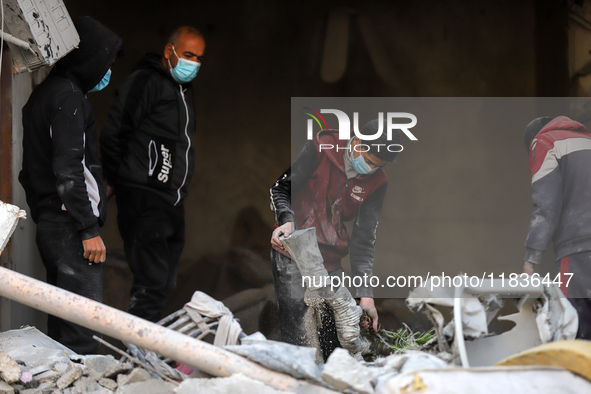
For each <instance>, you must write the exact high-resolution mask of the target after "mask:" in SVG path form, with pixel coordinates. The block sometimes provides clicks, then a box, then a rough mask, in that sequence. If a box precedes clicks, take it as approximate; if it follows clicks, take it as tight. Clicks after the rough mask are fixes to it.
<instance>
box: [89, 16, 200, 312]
mask: <svg viewBox="0 0 591 394" xmlns="http://www.w3.org/2000/svg"><path fill="white" fill-rule="evenodd" d="M204 51H205V41H204V39H203V36H202V35H201V34H200V33H199V32H198V31H197V30H195V29H194V28H192V27H188V26H184V27H180V28H178V29H177V30H176V31H175V32H174V33H173V34H172V35H171V36H170V37H169V39H168V42H167V44H166V46H165V47H164V54H163V55H157V54H150V53H149V54H146V55H144V56H143V57H142V58H141V59H140V61H139V62H138V64H137V65H136V67H135V70H134V72H133V73H132V74H131V75H130V76H129V77H128V78H127V79H126V80H125V82H123V84H122V85H121V86H120V87H119V88H118V89H117V92H116V95H117V97H116V99H115V102H114V103H113V105H112V107H111V110H110V112H109V119H108V121H107V123H106V124H105V127H104V128H103V129H102V131H101V136H100V139H101V154H102V158H103V165H104V170H105V178H106V179H107V183H108V191H107V194H109V195H110V194H112V192H114V191H116V198H117V208H118V216H117V223H118V225H119V232H120V233H121V237H122V238H123V242H124V248H125V256H126V258H127V262H128V264H129V267H130V269H131V271H132V273H133V275H134V278H133V284H132V287H131V299H130V304H129V312H130V313H132V314H134V315H136V316H139V317H142V318H144V319H146V320H150V321H157V320H158V319H159V318H160V315H161V312H162V309H163V308H164V307H165V305H166V301H167V297H168V294H170V292H171V291H172V290H173V289H174V287H175V285H176V276H177V267H178V262H179V258H180V256H181V252H182V250H183V246H184V243H185V214H184V208H183V200H184V198H185V196H186V195H187V187H188V185H189V181H190V180H191V176H192V174H193V162H194V149H193V134H194V131H195V114H194V113H193V110H192V105H190V104H189V102H188V101H187V97H186V96H187V94H186V93H187V91H188V90H190V88H191V84H190V82H191V80H193V78H195V76H196V75H197V71H198V70H199V67H200V66H201V61H202V60H203V52H204Z"/></svg>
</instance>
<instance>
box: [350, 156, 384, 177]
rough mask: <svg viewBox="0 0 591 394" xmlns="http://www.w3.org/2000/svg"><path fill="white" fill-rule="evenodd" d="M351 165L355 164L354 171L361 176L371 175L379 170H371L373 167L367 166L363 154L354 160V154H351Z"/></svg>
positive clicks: (375, 168)
mask: <svg viewBox="0 0 591 394" xmlns="http://www.w3.org/2000/svg"><path fill="white" fill-rule="evenodd" d="M351 163H352V164H353V169H354V170H355V172H356V173H358V174H359V175H369V174H371V173H373V172H375V171H376V170H377V169H378V167H374V168H371V166H370V165H369V164H367V162H366V161H365V159H364V158H363V155H362V154H361V153H360V154H359V156H358V157H357V158H355V159H354V158H353V152H351Z"/></svg>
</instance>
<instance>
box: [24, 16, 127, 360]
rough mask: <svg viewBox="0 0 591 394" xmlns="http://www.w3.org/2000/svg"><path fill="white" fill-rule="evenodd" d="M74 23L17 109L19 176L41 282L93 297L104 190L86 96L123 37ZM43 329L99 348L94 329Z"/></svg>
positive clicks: (104, 76)
mask: <svg viewBox="0 0 591 394" xmlns="http://www.w3.org/2000/svg"><path fill="white" fill-rule="evenodd" d="M74 25H75V27H76V30H77V31H78V34H79V35H80V44H79V47H78V48H77V49H75V50H74V51H72V52H71V53H69V54H68V55H67V56H65V57H64V58H63V59H61V60H59V61H58V62H57V63H56V64H55V66H54V68H53V69H52V71H51V73H50V74H49V76H48V77H47V79H45V81H43V83H42V84H41V85H39V86H38V87H37V88H36V89H35V90H34V92H33V93H32V94H31V97H30V98H29V100H28V101H27V104H26V105H25V106H24V108H23V168H22V170H21V172H20V175H19V181H20V183H21V184H22V185H23V188H24V189H25V193H26V196H27V204H28V205H29V208H30V209H31V214H32V217H33V220H34V221H35V223H37V246H38V247H39V251H40V253H41V258H42V260H43V264H44V265H45V268H46V270H47V282H48V283H50V284H52V285H55V286H59V287H61V288H64V289H66V290H69V291H72V292H74V293H77V294H80V295H83V296H85V297H88V298H91V299H93V300H96V301H99V302H100V301H102V266H101V265H100V263H102V262H104V261H105V257H106V248H105V245H104V243H103V241H102V238H101V236H100V230H99V227H100V226H102V225H103V222H104V220H105V216H106V193H105V187H104V185H103V175H102V171H101V166H100V163H99V160H98V148H97V135H96V123H95V119H94V115H93V112H92V108H91V106H90V103H89V102H88V101H87V100H86V94H87V93H88V92H92V91H97V90H100V89H102V88H104V87H105V86H106V84H107V83H108V80H109V77H110V72H111V65H112V64H113V61H114V59H115V56H116V55H117V53H118V51H119V50H120V48H121V44H122V41H121V39H120V38H119V37H118V36H117V35H115V34H114V33H113V32H111V31H110V30H108V29H107V28H106V27H104V26H103V25H101V24H100V23H99V22H97V21H95V20H94V19H92V18H90V17H82V18H78V19H77V20H76V21H75V23H74ZM48 334H49V336H50V337H51V338H53V339H55V340H57V341H58V342H61V343H62V344H64V345H65V346H67V347H69V348H70V349H72V350H73V351H75V352H77V353H80V354H89V353H96V352H97V350H98V343H97V342H96V341H95V340H94V339H92V335H95V334H96V333H94V332H93V331H91V330H89V329H86V328H84V327H80V326H78V325H76V324H73V323H70V322H68V321H65V320H61V319H58V318H56V317H55V316H49V319H48Z"/></svg>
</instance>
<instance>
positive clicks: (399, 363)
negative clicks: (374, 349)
mask: <svg viewBox="0 0 591 394" xmlns="http://www.w3.org/2000/svg"><path fill="white" fill-rule="evenodd" d="M375 364H376V366H378V367H382V368H383V369H385V370H386V371H396V372H400V373H404V372H410V371H416V370H421V369H438V368H448V367H450V365H449V364H448V363H447V362H446V361H444V360H442V359H441V358H439V357H437V356H434V355H432V354H430V353H427V352H421V351H409V352H405V353H402V354H392V355H390V356H388V357H385V358H381V359H378V360H376V361H375Z"/></svg>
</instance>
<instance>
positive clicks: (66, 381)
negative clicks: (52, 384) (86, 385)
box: [56, 365, 82, 389]
mask: <svg viewBox="0 0 591 394" xmlns="http://www.w3.org/2000/svg"><path fill="white" fill-rule="evenodd" d="M81 376H82V368H80V366H78V365H75V366H74V367H73V368H71V369H69V370H68V371H66V372H65V373H64V374H63V375H62V376H61V377H60V378H59V379H58V380H57V382H56V385H57V387H58V388H59V389H64V388H66V387H68V386H69V385H71V384H72V383H74V382H75V381H76V380H77V379H79V378H80V377H81Z"/></svg>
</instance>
